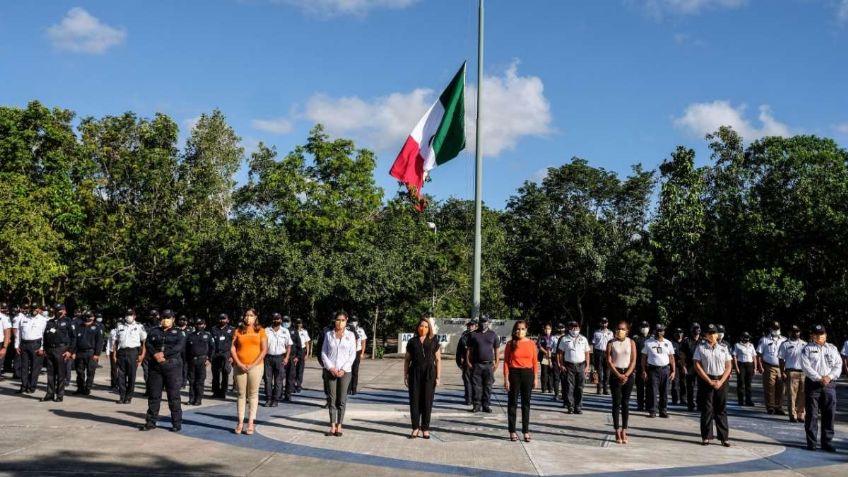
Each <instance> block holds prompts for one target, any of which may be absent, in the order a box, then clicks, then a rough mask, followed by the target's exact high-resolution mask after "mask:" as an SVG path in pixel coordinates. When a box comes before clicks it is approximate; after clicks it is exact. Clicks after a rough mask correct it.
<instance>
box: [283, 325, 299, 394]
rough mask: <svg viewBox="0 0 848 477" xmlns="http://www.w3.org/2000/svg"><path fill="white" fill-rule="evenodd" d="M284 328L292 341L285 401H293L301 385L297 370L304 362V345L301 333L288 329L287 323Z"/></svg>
mask: <svg viewBox="0 0 848 477" xmlns="http://www.w3.org/2000/svg"><path fill="white" fill-rule="evenodd" d="M283 327H285V328H286V329H287V330H289V335H290V336H291V340H292V346H291V354H289V362H288V364H287V365H286V389H285V397H283V401H291V396H292V394H293V393H294V392H296V390H297V387H298V385H299V381H298V380H297V369H298V367H299V366H300V364H301V363H302V362H303V345H302V344H301V342H300V333H298V332H297V330H291V329H290V328H288V327H286V322H285V321H284V322H283Z"/></svg>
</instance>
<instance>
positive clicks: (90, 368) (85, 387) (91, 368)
mask: <svg viewBox="0 0 848 477" xmlns="http://www.w3.org/2000/svg"><path fill="white" fill-rule="evenodd" d="M76 355H77V357H76V358H74V368H75V369H76V371H77V391H86V392H87V391H90V390H91V385H92V384H94V372H95V371H96V370H97V361H94V350H93V349H92V350H88V351H77V353H76Z"/></svg>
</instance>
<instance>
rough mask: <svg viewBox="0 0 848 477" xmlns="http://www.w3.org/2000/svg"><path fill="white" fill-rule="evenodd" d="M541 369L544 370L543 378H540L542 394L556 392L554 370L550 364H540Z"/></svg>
mask: <svg viewBox="0 0 848 477" xmlns="http://www.w3.org/2000/svg"><path fill="white" fill-rule="evenodd" d="M539 367H540V368H541V369H542V372H541V373H542V376H541V377H540V380H541V381H542V382H541V385H542V392H543V393H546V392H548V391H553V390H554V387H555V385H554V370H553V367H552V366H551V365H550V364H541V363H540V364H539Z"/></svg>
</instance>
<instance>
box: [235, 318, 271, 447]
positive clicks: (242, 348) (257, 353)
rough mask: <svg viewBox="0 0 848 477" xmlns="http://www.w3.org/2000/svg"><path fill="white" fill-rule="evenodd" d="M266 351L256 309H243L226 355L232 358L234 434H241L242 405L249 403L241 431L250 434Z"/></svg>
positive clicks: (257, 404) (263, 333)
mask: <svg viewBox="0 0 848 477" xmlns="http://www.w3.org/2000/svg"><path fill="white" fill-rule="evenodd" d="M267 352H268V337H267V336H265V329H264V328H262V327H261V326H259V317H258V316H256V310H254V309H253V308H250V309H249V310H247V311H246V312H244V317H243V318H242V320H241V323H239V327H238V329H237V330H236V331H235V333H233V345H232V346H231V347H230V355H232V357H233V373H234V375H235V379H236V389H237V390H238V401H237V405H238V423H237V424H236V429H235V433H236V434H241V431H242V426H243V423H244V408H245V405H246V404H249V405H250V408H249V413H250V414H249V415H248V417H247V430H246V431H245V434H253V431H254V430H255V427H254V424H253V421H254V420H255V419H256V409H257V407H258V406H259V385H260V384H261V383H262V376H263V375H264V373H265V363H264V360H265V354H266V353H267Z"/></svg>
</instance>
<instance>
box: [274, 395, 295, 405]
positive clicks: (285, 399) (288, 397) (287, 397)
mask: <svg viewBox="0 0 848 477" xmlns="http://www.w3.org/2000/svg"><path fill="white" fill-rule="evenodd" d="M283 402H291V396H286V397H284V398H283ZM275 407H276V406H275Z"/></svg>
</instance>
